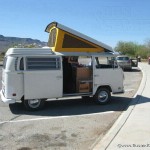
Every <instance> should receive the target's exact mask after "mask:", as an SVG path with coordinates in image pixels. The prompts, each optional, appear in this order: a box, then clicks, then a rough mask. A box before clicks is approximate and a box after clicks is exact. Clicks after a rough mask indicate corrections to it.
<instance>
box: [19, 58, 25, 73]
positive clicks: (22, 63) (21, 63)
mask: <svg viewBox="0 0 150 150" xmlns="http://www.w3.org/2000/svg"><path fill="white" fill-rule="evenodd" d="M19 69H20V70H24V62H23V58H21V59H20V65H19Z"/></svg>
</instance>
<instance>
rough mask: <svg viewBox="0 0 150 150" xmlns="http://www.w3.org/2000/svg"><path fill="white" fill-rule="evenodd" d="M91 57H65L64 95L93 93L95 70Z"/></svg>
mask: <svg viewBox="0 0 150 150" xmlns="http://www.w3.org/2000/svg"><path fill="white" fill-rule="evenodd" d="M91 60H92V58H91V57H87V56H85V57H83V56H82V57H80V56H69V57H68V56H67V57H66V56H64V57H63V94H64V95H72V94H73V95H75V94H77V93H80V94H81V93H85V94H86V93H87V94H88V93H91V92H92V87H93V86H92V85H93V68H92V65H91Z"/></svg>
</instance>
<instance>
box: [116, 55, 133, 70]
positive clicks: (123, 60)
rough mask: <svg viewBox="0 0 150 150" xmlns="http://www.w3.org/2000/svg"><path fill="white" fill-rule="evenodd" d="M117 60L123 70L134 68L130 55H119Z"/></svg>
mask: <svg viewBox="0 0 150 150" xmlns="http://www.w3.org/2000/svg"><path fill="white" fill-rule="evenodd" d="M116 61H117V64H118V65H119V66H120V67H121V68H122V69H123V70H131V69H132V62H131V59H130V58H129V57H128V56H117V57H116Z"/></svg>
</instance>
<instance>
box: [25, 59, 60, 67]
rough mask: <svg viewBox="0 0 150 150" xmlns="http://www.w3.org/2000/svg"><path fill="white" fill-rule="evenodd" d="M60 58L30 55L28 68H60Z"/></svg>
mask: <svg viewBox="0 0 150 150" xmlns="http://www.w3.org/2000/svg"><path fill="white" fill-rule="evenodd" d="M59 69H60V58H56V57H28V58H27V70H59Z"/></svg>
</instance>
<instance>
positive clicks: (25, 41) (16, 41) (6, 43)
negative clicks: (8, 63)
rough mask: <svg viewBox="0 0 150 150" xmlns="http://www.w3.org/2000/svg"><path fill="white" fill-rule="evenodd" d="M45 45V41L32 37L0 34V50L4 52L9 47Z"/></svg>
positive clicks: (38, 46)
mask: <svg viewBox="0 0 150 150" xmlns="http://www.w3.org/2000/svg"><path fill="white" fill-rule="evenodd" d="M43 46H47V42H43V41H40V40H38V39H32V38H20V37H11V36H4V35H1V34H0V52H5V51H6V50H7V49H8V48H10V47H20V48H23V47H35V48H36V47H37V48H40V47H43Z"/></svg>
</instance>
